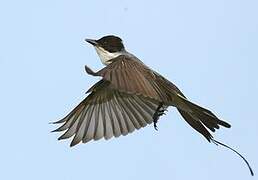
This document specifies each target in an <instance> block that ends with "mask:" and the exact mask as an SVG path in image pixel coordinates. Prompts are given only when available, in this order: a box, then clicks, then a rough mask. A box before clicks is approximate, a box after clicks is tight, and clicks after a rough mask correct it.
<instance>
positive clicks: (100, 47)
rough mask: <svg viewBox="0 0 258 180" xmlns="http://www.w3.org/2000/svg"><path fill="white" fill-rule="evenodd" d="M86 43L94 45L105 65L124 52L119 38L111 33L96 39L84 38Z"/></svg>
mask: <svg viewBox="0 0 258 180" xmlns="http://www.w3.org/2000/svg"><path fill="white" fill-rule="evenodd" d="M85 41H87V42H88V43H90V44H91V45H93V46H94V48H95V49H96V51H97V53H98V55H99V57H100V59H101V61H102V63H103V64H105V65H107V64H109V63H110V62H111V61H110V60H111V59H114V58H116V57H118V56H120V55H122V54H123V53H124V52H125V48H124V45H123V41H122V39H121V38H119V37H117V36H113V35H109V36H104V37H102V38H100V39H98V40H94V39H86V40H85Z"/></svg>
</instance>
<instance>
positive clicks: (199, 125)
mask: <svg viewBox="0 0 258 180" xmlns="http://www.w3.org/2000/svg"><path fill="white" fill-rule="evenodd" d="M182 100H183V102H184V103H185V104H186V105H187V107H188V108H189V109H190V111H186V110H183V109H180V108H178V111H179V113H180V114H181V115H182V116H183V118H184V119H185V121H186V122H187V123H188V124H189V125H190V126H192V127H193V128H194V129H195V130H196V131H198V132H199V133H201V134H202V135H203V136H204V137H205V138H206V139H207V140H208V141H209V142H210V140H211V139H212V138H213V137H212V135H211V134H210V132H209V131H208V129H209V130H211V131H212V132H215V130H216V129H219V128H220V126H224V127H226V128H230V127H231V125H230V124H229V123H227V122H225V121H222V120H220V119H219V118H218V117H217V116H216V115H215V114H214V113H212V112H211V111H210V110H208V109H205V108H203V107H201V106H198V105H196V104H194V103H192V102H190V101H188V100H187V99H185V98H182ZM207 128H208V129H207Z"/></svg>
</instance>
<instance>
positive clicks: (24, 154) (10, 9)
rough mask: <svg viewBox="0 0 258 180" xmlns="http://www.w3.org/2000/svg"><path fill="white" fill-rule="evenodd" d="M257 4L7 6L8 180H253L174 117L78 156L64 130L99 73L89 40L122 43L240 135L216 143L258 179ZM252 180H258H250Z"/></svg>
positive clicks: (2, 8) (3, 45)
mask: <svg viewBox="0 0 258 180" xmlns="http://www.w3.org/2000/svg"><path fill="white" fill-rule="evenodd" d="M257 8H258V1H255V0H246V1H238V0H234V1H233V0H227V1H226V0H217V1H205V0H196V1H191V0H183V1H179V0H172V1H169V0H167V1H163V0H160V1H129V0H109V1H101V0H95V1H91V2H89V1H83V0H80V1H79V0H75V1H68V0H62V1H61V0H51V1H50V0H44V1H32V0H24V1H14V0H9V1H3V0H2V1H0V22H1V28H0V49H1V53H0V82H1V93H0V99H1V102H0V112H1V131H0V137H1V144H2V145H1V149H0V159H1V161H0V169H1V174H0V179H26V180H30V179H38V180H41V179H42V180H43V179H44V180H46V179H62V180H74V179H76V180H80V179H106V180H109V179H112V180H118V179H124V180H131V179H148V180H152V179H153V180H154V179H155V180H157V179H174V180H177V179H200V180H201V179H209V180H213V179H214V180H215V179H216V180H217V179H239V180H240V179H241V180H242V179H251V178H252V177H251V176H250V175H249V172H248V169H247V167H246V165H245V164H244V163H243V161H242V160H241V159H240V158H239V157H237V156H236V155H235V154H233V153H232V152H230V151H229V150H227V149H224V148H223V147H216V146H215V145H213V144H209V143H208V142H206V140H205V139H204V138H203V137H202V136H201V135H199V134H198V133H197V132H195V131H194V130H192V129H191V128H190V127H189V126H188V124H186V122H184V120H182V118H181V117H180V115H179V114H178V113H177V112H176V111H175V109H174V108H170V109H169V112H168V113H167V115H166V116H163V117H162V118H161V120H160V121H159V124H158V127H159V131H158V132H156V131H155V130H154V129H153V126H152V125H151V126H148V127H146V128H144V129H141V130H139V131H137V132H134V133H133V134H130V135H128V136H125V137H121V138H118V139H111V140H109V141H104V140H100V141H97V142H90V143H88V144H80V145H78V146H76V147H74V148H70V147H69V141H62V142H58V141H57V140H56V139H57V137H58V134H53V133H50V131H51V130H53V129H55V127H56V126H53V125H50V124H48V123H49V122H50V121H55V120H58V119H60V118H62V117H63V116H64V115H65V114H66V113H68V112H69V111H70V110H71V109H72V108H73V107H74V106H75V105H77V104H78V103H79V102H80V101H81V100H82V99H83V98H84V97H85V92H86V90H87V89H88V87H89V86H90V85H92V84H93V83H94V82H96V81H97V80H98V78H94V77H90V76H88V75H86V73H85V72H84V65H85V64H87V65H88V66H90V67H92V68H93V69H95V70H97V69H100V68H102V67H103V66H102V64H101V62H100V60H99V59H98V57H97V55H96V53H95V51H94V49H93V48H92V47H91V46H90V45H88V44H86V43H85V42H84V39H85V38H100V37H102V36H104V35H107V34H115V35H118V36H120V37H122V38H123V40H124V43H125V44H126V48H127V50H128V51H130V52H132V53H134V54H136V55H137V56H138V57H139V58H140V59H141V60H142V61H144V62H145V63H146V64H147V65H149V66H150V67H152V68H153V69H155V70H157V71H159V72H160V73H161V74H163V75H164V76H165V77H167V78H168V79H169V80H171V81H173V82H174V83H175V84H177V85H178V87H179V88H180V89H181V90H182V91H183V92H184V93H185V94H186V95H187V97H188V98H189V99H191V100H192V101H194V102H196V103H198V104H200V105H202V106H205V107H208V108H210V109H211V110H213V111H214V112H216V114H217V115H218V116H219V117H221V118H222V119H225V120H227V121H228V122H230V123H231V124H232V128H231V129H223V128H221V129H220V130H219V131H217V132H216V133H215V138H217V139H218V140H221V141H222V142H225V143H227V144H229V145H231V146H232V147H234V148H236V149H237V150H239V151H240V152H241V153H242V154H243V155H245V156H246V158H247V159H248V160H249V162H250V163H251V165H252V167H253V169H254V171H255V172H256V173H257V172H258V153H257V152H258V142H257V137H258V119H257V101H258V96H257V92H258V80H257V77H258V72H257V69H258V61H257V60H258V53H257V49H258V21H257V17H258V11H257ZM252 179H253V178H252Z"/></svg>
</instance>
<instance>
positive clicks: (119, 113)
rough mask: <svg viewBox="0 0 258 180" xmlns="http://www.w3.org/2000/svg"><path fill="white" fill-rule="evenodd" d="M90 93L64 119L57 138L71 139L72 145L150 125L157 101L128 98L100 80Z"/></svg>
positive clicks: (157, 104)
mask: <svg viewBox="0 0 258 180" xmlns="http://www.w3.org/2000/svg"><path fill="white" fill-rule="evenodd" d="M90 91H92V92H91V94H89V95H88V96H87V97H86V98H85V99H84V100H83V101H82V102H81V103H80V104H79V105H78V106H77V107H76V108H74V110H72V112H71V113H69V114H68V115H67V116H66V117H65V118H64V119H62V120H60V121H58V122H56V123H63V125H61V126H60V127H59V128H58V129H56V130H54V132H59V131H65V130H66V132H65V133H64V134H63V135H62V136H61V137H59V139H67V138H70V137H72V136H74V137H73V140H72V142H71V146H74V145H76V144H78V143H79V142H81V141H82V142H83V143H86V142H88V141H90V140H92V139H94V140H98V139H101V138H102V137H104V138H105V139H109V138H111V137H113V136H114V137H119V136H120V135H127V134H128V133H131V132H133V131H134V130H135V129H140V128H141V127H145V126H146V125H147V124H150V123H152V122H153V117H154V114H155V112H156V110H157V108H158V106H159V102H158V101H156V100H154V99H151V98H147V97H144V96H142V95H131V94H127V93H124V92H119V91H117V90H114V89H111V88H110V83H109V82H107V81H105V80H101V81H99V82H98V83H97V86H93V88H91V89H90Z"/></svg>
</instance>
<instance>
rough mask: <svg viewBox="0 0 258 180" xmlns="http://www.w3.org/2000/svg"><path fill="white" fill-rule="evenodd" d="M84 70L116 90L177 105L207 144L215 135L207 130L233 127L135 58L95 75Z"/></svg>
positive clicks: (118, 61) (124, 59) (122, 59)
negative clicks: (101, 78) (195, 102)
mask: <svg viewBox="0 0 258 180" xmlns="http://www.w3.org/2000/svg"><path fill="white" fill-rule="evenodd" d="M85 68H86V71H87V73H89V74H91V75H94V76H102V77H103V79H105V80H107V81H109V82H110V83H111V84H112V87H113V88H114V89H117V90H119V91H122V92H127V93H130V94H141V95H143V96H145V97H149V98H152V99H154V100H157V101H160V102H162V103H165V104H167V105H172V106H175V107H176V108H177V109H178V111H179V113H180V114H181V115H182V116H183V118H184V120H185V121H186V122H187V123H188V124H189V125H190V126H191V127H193V128H194V129H195V130H196V131H198V132H199V133H201V134H202V135H203V136H204V137H205V138H206V139H207V140H208V141H210V140H211V139H212V135H211V134H210V132H209V131H208V130H207V129H209V130H211V131H213V132H214V131H215V129H219V125H221V126H224V127H227V128H229V127H230V125H229V124H228V123H226V122H224V121H222V120H220V119H218V118H217V117H216V116H215V115H214V114H213V113H212V112H211V111H210V110H208V109H205V108H202V107H200V106H198V105H196V104H194V103H192V102H190V101H188V100H187V99H186V97H185V96H184V95H183V93H182V92H181V91H180V90H179V89H178V88H177V87H176V86H175V85H174V84H173V83H171V82H170V81H168V80H167V79H165V78H164V77H163V76H161V75H159V74H158V73H156V72H155V71H152V70H151V69H149V68H148V67H147V66H145V65H144V64H143V63H142V62H141V61H140V60H138V59H137V58H135V57H128V56H119V57H117V58H115V59H112V63H111V64H109V65H108V66H106V67H105V68H103V69H101V70H100V71H98V72H96V73H95V72H93V71H92V70H91V69H89V68H88V67H87V66H86V67H85Z"/></svg>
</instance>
